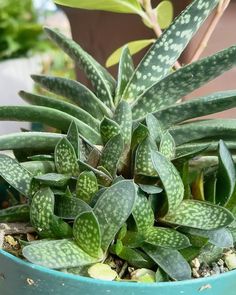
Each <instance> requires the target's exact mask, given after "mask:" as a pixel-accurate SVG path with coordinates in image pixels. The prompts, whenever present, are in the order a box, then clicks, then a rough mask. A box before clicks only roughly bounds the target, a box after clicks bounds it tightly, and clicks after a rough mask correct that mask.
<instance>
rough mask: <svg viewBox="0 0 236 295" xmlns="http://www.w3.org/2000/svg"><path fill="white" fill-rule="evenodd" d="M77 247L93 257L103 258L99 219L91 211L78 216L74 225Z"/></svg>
mask: <svg viewBox="0 0 236 295" xmlns="http://www.w3.org/2000/svg"><path fill="white" fill-rule="evenodd" d="M73 234H74V237H75V241H76V243H77V245H78V246H79V247H80V248H81V249H83V250H84V251H85V252H86V253H87V254H89V255H90V256H92V257H97V258H98V257H101V256H102V251H101V231H100V227H99V224H98V220H97V217H96V216H95V215H94V213H93V212H92V211H91V210H90V211H88V212H83V213H81V214H79V215H78V216H77V218H76V219H75V221H74V225H73Z"/></svg>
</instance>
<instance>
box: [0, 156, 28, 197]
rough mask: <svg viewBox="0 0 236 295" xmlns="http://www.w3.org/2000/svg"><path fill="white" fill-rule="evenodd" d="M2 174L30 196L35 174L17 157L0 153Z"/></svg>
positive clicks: (12, 184)
mask: <svg viewBox="0 0 236 295" xmlns="http://www.w3.org/2000/svg"><path fill="white" fill-rule="evenodd" d="M0 175H1V177H2V178H4V179H5V180H6V182H7V183H9V184H10V185H11V186H12V187H14V188H15V189H16V190H17V191H19V192H20V193H21V194H23V195H24V196H26V197H30V195H31V186H30V184H31V181H32V178H33V175H32V174H31V173H30V172H29V171H28V170H26V169H25V168H24V167H23V166H22V165H21V164H20V163H18V162H17V161H16V160H15V159H12V158H11V157H9V156H7V155H4V154H0Z"/></svg>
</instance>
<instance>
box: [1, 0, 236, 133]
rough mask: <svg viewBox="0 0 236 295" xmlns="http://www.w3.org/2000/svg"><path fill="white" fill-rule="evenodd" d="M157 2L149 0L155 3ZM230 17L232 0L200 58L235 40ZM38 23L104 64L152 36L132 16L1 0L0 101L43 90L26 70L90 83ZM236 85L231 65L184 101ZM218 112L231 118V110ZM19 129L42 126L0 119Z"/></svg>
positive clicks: (182, 2)
mask: <svg viewBox="0 0 236 295" xmlns="http://www.w3.org/2000/svg"><path fill="white" fill-rule="evenodd" d="M78 1H79V0H78ZM159 2H160V1H157V0H156V1H153V3H154V5H157V4H158V3H159ZM189 2H191V0H172V5H173V11H174V15H177V14H179V13H180V12H181V10H183V9H184V8H185V7H186V5H188V4H189ZM235 15H236V1H235V0H231V3H230V5H229V7H228V8H227V10H226V12H225V13H224V15H223V17H222V18H221V20H220V22H219V23H218V25H217V27H216V29H215V31H214V33H213V35H212V37H211V39H210V42H209V44H208V46H207V48H206V50H205V51H204V53H203V55H202V56H207V55H210V54H213V53H215V52H216V51H219V50H221V49H223V48H225V47H228V46H230V45H232V44H235V43H236V32H235V29H234V28H236V17H235ZM210 21H211V17H210V18H209V19H208V20H207V22H206V23H205V24H204V26H203V27H202V29H201V30H200V32H198V33H197V35H196V36H195V38H194V39H193V41H192V42H191V43H190V44H189V46H188V47H187V49H186V50H185V52H184V54H183V55H182V56H181V59H180V62H181V63H182V64H187V63H188V62H189V61H190V60H191V57H192V56H193V54H194V52H195V49H196V47H197V45H198V44H199V42H200V41H201V40H202V36H203V35H204V33H205V32H206V30H207V28H208V26H209V23H210ZM43 26H50V27H56V28H58V29H59V30H60V31H61V32H63V33H64V34H66V35H68V36H73V38H74V39H75V40H76V41H77V42H79V44H80V45H81V46H82V47H83V48H84V49H85V50H86V51H88V52H89V53H91V54H92V55H93V56H94V57H95V58H96V59H97V60H98V61H99V62H100V63H102V64H103V65H105V63H106V60H107V58H108V56H109V55H110V54H111V53H112V52H113V51H114V50H115V49H116V48H118V47H120V46H122V45H123V44H125V43H127V42H129V41H131V40H138V39H149V38H155V36H154V35H153V32H152V30H150V29H148V28H147V27H145V26H144V25H143V23H142V21H141V20H140V17H138V16H137V15H130V14H119V13H117V14H116V13H111V12H103V11H87V10H80V9H72V8H66V7H60V6H56V5H55V4H54V3H53V1H52V0H21V1H19V0H0V93H1V96H0V104H1V105H19V104H24V102H23V101H22V100H21V99H20V98H19V96H18V94H17V93H18V92H19V91H20V90H26V91H34V92H40V93H42V90H40V89H39V88H37V87H36V86H34V85H33V82H32V80H31V78H30V74H33V73H37V74H50V75H57V76H63V77H67V78H77V79H78V80H80V81H82V82H83V83H85V84H87V85H88V86H89V84H88V81H87V80H86V78H85V77H84V76H83V74H82V73H81V72H79V71H78V70H77V69H76V68H75V65H74V64H73V62H72V61H71V60H70V59H69V58H67V56H66V55H65V54H63V53H62V52H61V51H60V50H58V49H57V48H55V47H54V45H53V44H52V43H51V42H50V41H48V40H47V38H46V36H45V35H44V33H43V29H42V27H43ZM145 50H146V49H144V50H142V51H140V52H139V53H138V54H136V55H135V56H134V60H135V63H137V62H138V61H139V60H140V58H141V57H142V55H143V54H144V51H145ZM109 70H110V71H111V73H112V74H113V75H114V76H115V75H116V72H117V67H116V66H112V67H110V68H109ZM235 88H236V69H233V70H231V71H229V72H227V73H225V74H224V75H223V76H221V77H219V78H217V79H216V80H214V81H212V82H210V83H209V84H208V85H207V86H205V87H203V88H201V89H199V90H197V91H195V92H194V93H192V94H191V95H190V96H188V97H186V98H185V99H191V98H193V97H196V96H199V95H203V94H207V93H210V92H212V91H218V90H225V89H235ZM217 116H218V117H231V118H236V110H235V109H234V110H231V111H227V112H223V113H220V114H218V115H217ZM21 128H23V129H27V130H28V129H30V128H33V129H34V130H41V129H42V128H44V127H43V126H41V125H39V124H37V123H35V124H33V126H31V125H30V124H29V123H22V122H15V123H14V122H13V123H12V122H2V121H1V122H0V134H7V133H10V132H17V131H20V130H21Z"/></svg>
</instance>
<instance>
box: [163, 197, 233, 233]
mask: <svg viewBox="0 0 236 295" xmlns="http://www.w3.org/2000/svg"><path fill="white" fill-rule="evenodd" d="M162 220H163V221H164V222H167V223H171V224H175V225H182V226H186V227H193V228H198V229H204V230H213V229H219V228H223V227H226V226H227V225H230V224H231V223H232V222H233V220H234V217H233V215H232V214H231V213H230V212H229V211H228V210H227V209H225V208H223V207H220V206H216V205H213V204H210V203H207V202H202V201H195V200H184V201H182V203H181V204H180V205H179V206H178V208H176V211H172V212H171V213H169V214H168V215H166V216H165V217H164V218H162Z"/></svg>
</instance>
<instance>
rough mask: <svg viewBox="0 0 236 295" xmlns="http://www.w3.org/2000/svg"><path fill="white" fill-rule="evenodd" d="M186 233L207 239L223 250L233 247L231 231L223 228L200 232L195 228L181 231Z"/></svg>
mask: <svg viewBox="0 0 236 295" xmlns="http://www.w3.org/2000/svg"><path fill="white" fill-rule="evenodd" d="M181 231H183V232H184V233H189V234H191V235H195V236H200V237H205V238H207V239H208V242H209V243H211V244H213V245H215V246H217V247H221V248H230V247H233V244H234V243H233V237H232V235H231V233H230V231H229V230H228V229H226V228H221V229H217V230H199V229H195V228H184V229H183V230H182V229H181Z"/></svg>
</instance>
